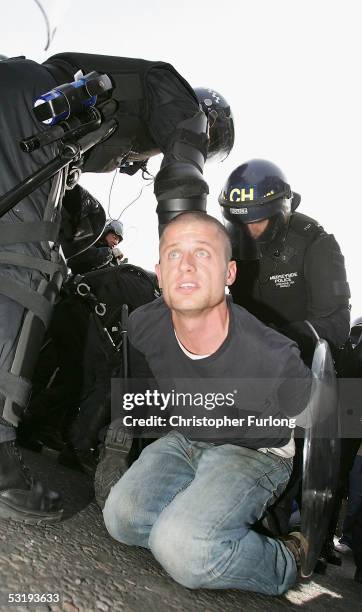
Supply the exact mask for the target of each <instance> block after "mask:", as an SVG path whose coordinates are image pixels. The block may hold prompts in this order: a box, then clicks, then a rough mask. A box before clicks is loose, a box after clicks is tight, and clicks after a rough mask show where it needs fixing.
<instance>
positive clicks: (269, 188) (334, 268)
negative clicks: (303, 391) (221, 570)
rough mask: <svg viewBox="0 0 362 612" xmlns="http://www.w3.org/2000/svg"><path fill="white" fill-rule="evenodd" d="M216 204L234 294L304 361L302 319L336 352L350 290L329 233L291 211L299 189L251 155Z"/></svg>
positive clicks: (281, 513)
mask: <svg viewBox="0 0 362 612" xmlns="http://www.w3.org/2000/svg"><path fill="white" fill-rule="evenodd" d="M219 203H220V205H221V209H222V215H223V217H224V220H225V225H226V227H227V229H228V232H229V234H230V237H231V240H232V244H233V255H234V257H235V259H236V260H237V268H238V271H237V278H236V281H235V283H234V284H233V285H232V286H231V287H230V291H231V294H232V297H233V299H234V301H235V302H236V303H237V304H239V305H241V306H244V307H245V308H246V309H247V310H249V311H250V312H251V313H252V314H254V315H255V316H256V317H257V318H258V319H260V320H261V321H263V322H264V323H265V324H266V325H270V326H272V327H274V328H275V329H277V330H278V331H279V332H281V333H282V334H284V335H286V336H288V337H289V338H291V339H293V340H295V341H296V342H297V344H298V346H299V348H300V351H301V355H302V358H303V359H304V361H305V363H306V364H307V365H309V366H310V365H311V363H312V358H313V353H314V347H315V339H314V336H313V332H312V331H311V329H310V328H309V326H308V325H307V323H306V322H305V321H306V320H308V321H310V323H311V324H312V325H313V327H314V328H315V330H316V331H317V333H318V335H319V336H320V337H321V338H324V339H325V340H327V341H328V343H329V345H330V347H331V350H332V352H333V353H334V355H335V356H336V354H337V352H338V348H339V347H341V346H342V345H343V344H344V343H345V342H346V340H347V338H348V334H349V318H350V315H349V297H350V293H349V287H348V283H347V280H346V271H345V266H344V258H343V255H342V253H341V251H340V248H339V246H338V243H337V242H336V240H335V238H334V236H333V235H331V234H327V232H326V231H325V230H324V229H323V227H322V226H321V225H319V223H318V222H317V221H315V220H314V219H312V218H310V217H308V216H306V215H304V214H302V213H300V212H296V209H297V207H298V206H299V204H300V196H299V195H298V194H297V193H295V192H293V191H292V190H291V188H290V186H289V184H288V182H287V180H286V178H285V176H284V174H283V173H282V171H281V170H280V169H279V168H278V167H277V166H276V165H275V164H273V163H271V162H269V161H265V160H260V159H253V160H251V161H248V162H246V163H244V164H242V165H241V166H238V167H237V168H236V169H235V170H234V171H233V172H232V173H231V175H230V176H229V178H228V179H227V181H226V184H225V187H224V189H223V190H222V192H221V194H220V197H219ZM296 444H297V450H296V455H295V460H294V473H293V476H292V478H291V481H290V484H289V485H288V490H287V492H286V494H285V496H284V498H282V500H281V501H280V502H279V503H278V505H277V506H275V508H274V510H273V512H272V513H271V514H270V515H269V517H268V520H269V525H270V526H271V527H272V529H273V530H275V531H277V532H278V533H285V532H286V531H287V530H288V522H289V516H290V509H291V502H292V499H293V497H297V496H298V490H299V483H300V475H301V471H302V440H300V439H299V440H298V439H296ZM321 469H323V466H321Z"/></svg>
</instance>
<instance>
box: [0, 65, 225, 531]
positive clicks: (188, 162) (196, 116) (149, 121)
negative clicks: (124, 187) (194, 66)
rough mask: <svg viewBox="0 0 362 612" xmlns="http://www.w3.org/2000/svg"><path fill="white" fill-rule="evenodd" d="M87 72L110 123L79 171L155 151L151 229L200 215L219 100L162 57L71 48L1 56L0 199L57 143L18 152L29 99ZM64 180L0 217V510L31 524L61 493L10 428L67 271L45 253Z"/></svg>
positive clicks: (139, 163) (62, 98) (219, 124)
mask: <svg viewBox="0 0 362 612" xmlns="http://www.w3.org/2000/svg"><path fill="white" fill-rule="evenodd" d="M92 71H97V72H98V73H101V74H107V75H108V76H109V78H110V80H111V83H112V90H109V91H107V92H105V93H102V94H101V95H100V96H99V97H98V100H97V105H98V109H99V111H100V113H101V115H102V117H103V119H104V120H105V121H107V118H108V119H109V118H110V117H112V118H113V119H114V120H115V121H116V123H114V124H113V127H112V129H113V131H112V132H110V133H109V134H108V138H107V139H104V140H102V141H101V142H100V143H99V144H98V145H97V146H95V147H94V148H93V149H90V150H89V151H88V152H87V153H85V154H84V155H83V156H82V160H81V164H82V171H85V172H107V171H110V170H112V169H115V168H117V167H118V168H120V170H121V171H124V172H127V173H128V174H133V173H134V172H135V171H137V170H138V169H145V163H146V160H147V159H148V158H149V157H150V156H151V155H154V154H157V153H160V152H162V153H163V154H164V159H163V162H162V167H161V169H160V171H159V173H158V174H157V177H156V180H155V195H156V198H157V201H158V207H157V212H158V216H159V224H160V227H161V229H162V226H163V225H164V224H165V223H166V222H167V221H168V220H169V219H170V218H172V216H174V215H176V214H178V213H179V212H181V211H185V210H205V208H206V196H207V193H208V187H207V184H206V182H205V181H204V179H203V175H202V172H203V166H204V162H205V159H206V157H207V155H208V146H209V151H210V154H213V155H214V154H216V153H217V152H219V153H220V154H221V155H222V156H223V157H225V156H226V155H227V154H228V152H229V151H230V149H231V148H232V146H233V141H234V131H233V120H232V115H231V112H230V107H229V105H228V104H227V102H226V101H225V100H224V99H223V98H222V96H220V95H218V94H217V92H215V91H213V90H209V91H208V92H207V94H208V95H207V97H205V96H203V95H202V92H201V94H200V96H201V97H200V99H199V98H198V97H197V94H196V93H195V91H194V90H193V89H192V88H191V87H190V85H189V84H188V83H187V81H185V79H184V78H183V77H182V76H181V75H179V74H178V72H177V71H176V70H175V69H174V68H173V67H172V66H171V65H170V64H166V63H164V62H150V61H146V60H139V59H129V58H120V57H110V56H101V55H90V54H78V53H62V54H58V55H55V56H53V57H51V58H49V60H47V61H46V62H45V63H44V64H43V65H39V64H37V63H35V62H33V61H30V60H27V59H25V58H23V57H20V58H12V59H9V60H4V61H1V62H0V81H1V91H0V166H1V169H2V170H1V174H0V194H1V195H3V194H6V193H7V192H9V191H10V190H11V189H12V188H13V187H14V186H15V185H17V184H18V183H19V182H21V181H22V180H24V179H25V178H27V177H28V176H30V175H31V174H32V173H34V172H36V171H37V170H39V169H40V168H42V167H43V166H45V165H46V164H47V163H48V162H50V161H52V160H53V159H54V157H55V156H56V155H57V153H58V151H59V144H58V143H57V142H55V143H53V144H49V145H47V146H45V147H43V148H40V149H38V150H36V151H34V152H32V153H30V154H28V155H26V154H25V153H23V152H22V151H21V150H20V147H19V142H20V141H21V140H22V139H24V138H25V137H27V136H30V135H32V134H34V133H35V132H39V130H40V131H42V130H46V129H47V128H46V127H45V124H44V125H42V124H41V123H40V122H38V121H37V120H36V117H35V115H34V111H33V105H34V100H37V99H39V98H40V97H41V96H42V94H44V93H46V92H52V91H54V89H56V88H57V87H58V86H59V85H61V84H64V83H71V82H72V81H74V79H75V74H76V73H77V75H80V72H82V73H83V75H86V74H88V73H90V72H92ZM68 91H73V92H74V91H75V88H72V87H70V89H69V88H68ZM56 97H57V100H58V103H59V102H60V103H62V102H64V104H65V108H66V109H67V108H70V102H71V99H72V95H70V96H69V97H68V98H67V97H66V94H65V90H64V89H63V90H62V93H60V92H59V90H58V92H57V93H56ZM73 97H74V96H73ZM46 99H47V100H50V102H49V105H50V108H51V111H52V112H53V111H54V113H55V115H56V117H52V119H54V118H55V119H56V118H59V117H58V115H57V113H56V111H55V110H54V109H55V107H53V106H52V100H54V95H53V94H49V96H47V97H46ZM205 100H206V102H205ZM43 102H44V104H43V110H44V109H46V108H48V106H47V102H45V99H44V98H43ZM199 104H201V105H203V107H202V109H201V108H200V106H199ZM78 106H79V105H78ZM78 110H79V109H78ZM204 111H206V113H207V114H206V113H205V112H204ZM208 117H210V121H209V119H208ZM49 120H50V119H49V118H47V119H46V121H49ZM65 179H66V176H65V173H63V174H60V173H58V175H57V176H56V177H55V178H54V179H53V180H52V181H50V180H49V181H48V182H46V183H44V184H43V185H42V186H41V187H39V188H38V189H36V190H35V191H34V192H33V193H31V194H30V195H28V196H26V197H24V198H23V199H22V200H21V201H20V202H19V203H18V204H16V206H15V207H14V208H13V209H11V210H6V212H5V213H4V214H2V216H1V217H0V225H1V228H0V229H1V231H0V266H1V268H0V275H1V278H0V281H1V282H0V323H1V327H0V517H3V518H13V519H16V520H27V521H28V522H31V521H32V522H36V523H40V522H44V521H48V520H49V521H54V520H57V519H59V518H60V517H61V509H60V500H59V496H57V495H56V494H55V493H53V492H48V491H46V490H45V489H44V487H42V486H41V485H40V484H39V483H38V484H37V485H34V480H33V479H30V478H29V477H28V476H27V472H26V470H24V468H23V463H22V459H21V456H20V455H19V451H18V449H17V446H16V444H15V438H16V434H15V429H14V427H16V426H17V424H18V422H19V419H20V418H21V414H22V411H23V410H24V407H25V406H26V404H27V402H28V399H29V395H30V389H31V384H30V379H31V376H32V372H33V369H34V366H35V363H36V359H37V355H38V351H39V347H38V348H37V349H35V347H34V340H32V341H31V342H30V340H29V338H30V337H32V338H34V337H36V339H37V340H36V341H37V343H38V344H39V346H40V344H41V339H42V336H43V334H44V333H45V329H46V327H47V325H48V323H49V319H50V314H51V304H52V302H54V299H55V297H54V295H55V294H56V292H57V290H59V285H60V280H59V276H61V275H64V273H65V272H64V266H62V264H61V262H60V261H59V257H58V255H57V249H56V248H54V243H55V244H56V242H57V236H58V232H59V224H58V221H59V214H58V211H59V208H60V205H61V196H62V194H63V193H64V188H65ZM2 224H4V225H2ZM27 224H28V225H27ZM50 294H51V295H50ZM24 319H26V320H27V325H26V326H24V328H23V322H24Z"/></svg>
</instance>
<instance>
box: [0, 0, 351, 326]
mask: <svg viewBox="0 0 362 612" xmlns="http://www.w3.org/2000/svg"><path fill="white" fill-rule="evenodd" d="M2 1H3V2H4V4H6V17H4V12H3V16H2V19H1V23H0V46H1V48H0V53H3V54H4V55H8V56H11V55H21V54H23V55H26V56H27V57H29V58H32V59H35V60H38V61H43V60H44V59H46V57H49V56H50V55H53V54H55V53H59V52H62V51H79V52H88V53H103V54H111V55H120V56H129V57H143V58H146V59H155V60H164V61H168V62H171V63H172V64H174V66H175V67H176V68H177V70H178V71H179V72H181V74H182V75H183V76H185V77H186V78H187V80H188V81H189V82H190V83H191V85H194V86H198V85H199V86H200V85H203V86H206V87H212V88H214V89H216V90H219V91H220V92H221V93H222V94H223V95H224V96H225V97H226V98H227V100H228V101H229V103H230V105H231V107H232V110H233V113H234V118H235V124H236V143H235V146H234V149H233V151H232V153H231V154H230V156H229V157H228V159H227V160H226V161H225V162H224V163H222V164H219V165H218V164H213V163H210V164H207V165H206V167H205V172H204V174H205V177H206V180H207V181H208V183H209V186H210V196H209V199H208V212H209V213H211V214H213V215H215V216H217V217H219V218H220V210H219V205H218V203H217V197H218V194H219V192H220V191H221V187H222V185H223V183H224V182H225V180H226V178H227V176H228V175H229V174H230V172H231V171H232V170H233V169H234V168H235V167H236V166H238V165H240V164H241V163H243V162H244V161H247V160H248V159H251V158H254V157H259V158H265V159H269V160H270V161H273V162H274V163H276V164H277V165H279V166H280V167H281V168H282V170H283V171H284V173H285V174H286V176H287V179H288V181H289V182H290V184H291V186H292V189H294V190H295V191H297V192H299V193H301V194H302V204H301V206H300V208H299V210H300V212H304V213H305V214H308V215H310V216H312V217H314V218H316V219H317V220H318V221H319V222H320V223H321V224H322V225H323V226H324V227H325V229H326V230H327V231H328V232H330V233H334V234H335V236H336V238H337V240H338V241H339V243H340V245H341V248H342V251H343V253H344V255H345V259H346V266H347V273H348V279H349V282H350V285H351V291H352V317H357V316H360V315H362V286H361V282H360V276H361V275H360V274H359V268H360V250H361V249H360V247H361V245H360V243H361V241H362V233H361V227H362V212H361V194H360V193H359V187H360V181H361V178H360V177H361V171H360V166H361V153H360V151H361V143H362V129H361V113H362V100H361V93H360V92H361V86H360V80H361V76H360V75H361V42H360V41H361V34H360V23H361V20H360V10H359V9H360V2H359V0H338V1H337V0H299V1H298V0H223V1H221V0H209V1H208V2H206V1H205V0H204V1H203V2H201V1H200V0H192V1H191V0H184V1H178V2H177V1H172V0H138V1H137V2H132V1H131V0H129V1H128V2H126V1H123V2H122V0H102V1H101V2H99V0H97V1H93V0H88V1H87V0H77V1H74V2H72V3H71V6H70V5H69V2H66V1H65V0H63V1H61V0H57V1H56V0H54V1H53V2H52V0H43V4H44V5H45V6H47V7H50V15H51V21H52V23H53V25H54V22H57V24H58V29H57V32H56V34H55V36H54V39H53V42H52V44H51V45H50V48H49V50H48V51H47V52H44V51H43V49H44V46H45V40H46V34H45V24H44V20H43V18H42V17H41V14H40V12H39V9H38V7H37V6H36V4H35V2H34V1H33V0H11V1H10V2H5V0H2ZM52 7H53V9H52ZM54 7H55V8H54ZM52 10H55V13H52ZM57 11H58V13H59V15H60V16H59V15H57V14H56V12H57ZM64 12H65V14H64ZM62 13H63V15H62ZM59 20H60V21H59ZM159 163H160V158H157V160H153V161H152V163H151V164H150V166H149V167H150V169H151V170H152V171H153V173H155V172H156V171H157V168H158V166H159ZM112 178H113V175H105V174H103V175H95V174H85V175H84V176H83V177H82V179H81V183H82V184H83V185H84V186H85V187H87V188H88V189H89V190H90V191H92V193H94V195H95V196H96V197H98V198H99V199H100V200H101V202H102V203H103V205H104V206H105V207H106V208H107V206H108V195H109V190H110V185H111V181H112ZM142 184H143V181H142V179H141V178H140V177H138V175H136V176H135V177H128V176H121V175H117V177H116V180H115V184H114V188H113V191H112V199H111V213H112V216H114V217H117V216H118V215H119V214H120V212H121V210H122V208H123V207H124V206H126V205H127V204H128V203H129V202H130V201H131V200H132V199H133V198H134V197H136V196H137V195H138V193H139V191H140V189H141V186H142ZM155 208H156V200H155V198H154V196H153V187H152V186H150V187H147V188H146V189H145V191H144V193H143V195H142V197H141V198H140V199H139V200H138V201H137V202H136V203H135V204H134V205H133V206H131V207H130V208H129V209H128V210H127V211H126V212H125V213H124V215H123V216H122V221H123V222H124V224H125V231H126V233H128V237H127V238H126V240H125V241H124V243H123V244H124V251H125V253H126V255H128V257H129V259H130V261H132V262H133V263H135V264H139V265H141V266H143V267H145V268H148V269H153V266H154V263H155V262H156V260H157V243H158V239H157V216H156V213H155Z"/></svg>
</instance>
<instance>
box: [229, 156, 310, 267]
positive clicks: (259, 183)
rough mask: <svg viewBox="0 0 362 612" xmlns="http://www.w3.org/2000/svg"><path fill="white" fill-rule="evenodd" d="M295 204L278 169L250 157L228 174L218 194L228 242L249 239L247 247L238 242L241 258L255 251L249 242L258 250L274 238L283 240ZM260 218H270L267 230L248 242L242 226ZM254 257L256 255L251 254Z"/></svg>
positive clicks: (298, 199)
mask: <svg viewBox="0 0 362 612" xmlns="http://www.w3.org/2000/svg"><path fill="white" fill-rule="evenodd" d="M299 203H300V196H299V195H298V194H295V193H293V192H292V190H291V188H290V186H289V184H288V183H287V181H286V178H285V176H284V174H283V173H282V171H281V170H280V168H278V166H276V165H275V164H273V163H271V162H269V161H265V160H263V159H252V160H251V161H249V162H246V163H245V164H242V165H241V166H238V167H237V168H236V169H235V170H234V171H233V172H232V173H231V174H230V176H229V178H228V180H227V181H226V184H225V187H224V189H223V190H222V192H221V194H220V196H219V204H220V205H221V207H222V214H223V217H224V218H225V220H226V227H227V229H228V231H229V233H230V235H231V237H232V242H233V243H234V245H235V243H236V242H238V241H240V240H241V241H248V242H249V245H248V246H247V247H246V246H245V245H242V249H241V253H239V256H240V257H242V258H249V257H248V255H246V253H250V252H251V251H253V249H254V250H255V248H256V247H255V246H254V247H253V244H252V243H256V244H257V245H258V246H259V247H260V248H261V249H262V248H265V247H267V246H268V245H269V244H271V243H275V242H276V240H277V239H278V240H279V241H281V240H283V239H284V238H285V235H286V232H287V228H288V224H289V219H290V215H291V212H292V211H294V210H295V209H296V208H297V206H298V205H299ZM263 219H270V222H269V224H268V227H267V229H266V230H265V231H264V232H263V234H262V235H261V236H260V237H259V238H257V239H255V240H253V241H250V240H251V238H250V235H249V238H248V232H247V227H245V225H246V224H248V223H255V222H257V221H262V220H263ZM237 235H238V236H239V238H237ZM274 246H275V244H274ZM250 249H251V251H250ZM242 253H244V255H242ZM258 256H260V254H257V255H255V257H258ZM251 258H254V257H251Z"/></svg>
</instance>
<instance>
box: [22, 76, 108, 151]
mask: <svg viewBox="0 0 362 612" xmlns="http://www.w3.org/2000/svg"><path fill="white" fill-rule="evenodd" d="M112 89H113V85H112V81H111V79H110V78H109V76H108V75H107V74H99V73H98V72H96V71H93V72H90V73H89V74H86V75H85V76H83V75H82V73H78V75H76V78H75V80H74V81H72V82H71V83H64V84H63V85H59V86H57V87H54V89H51V90H50V91H48V92H46V93H44V94H42V95H41V96H40V97H39V98H37V99H36V100H35V103H34V108H33V110H34V114H35V116H36V118H37V119H38V121H41V122H42V123H44V124H46V125H48V126H49V129H48V130H45V131H41V132H39V133H37V134H34V135H33V136H30V137H28V138H25V139H24V140H22V141H21V142H20V146H21V148H22V150H23V151H24V152H26V153H31V152H32V151H35V150H36V149H39V148H40V147H43V146H45V145H47V144H50V143H52V142H55V141H56V140H60V139H62V138H64V137H65V136H66V137H67V138H69V137H70V136H72V137H74V136H75V137H77V138H79V137H80V136H82V135H83V134H85V133H88V132H89V131H92V130H95V129H96V128H97V127H99V126H100V125H101V122H102V118H101V115H100V113H99V111H98V110H97V109H96V108H95V107H96V104H97V100H98V96H99V95H102V94H104V93H106V92H107V91H111V90H112Z"/></svg>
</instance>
